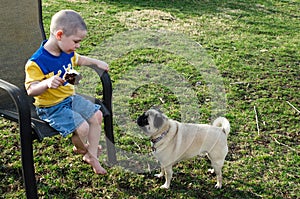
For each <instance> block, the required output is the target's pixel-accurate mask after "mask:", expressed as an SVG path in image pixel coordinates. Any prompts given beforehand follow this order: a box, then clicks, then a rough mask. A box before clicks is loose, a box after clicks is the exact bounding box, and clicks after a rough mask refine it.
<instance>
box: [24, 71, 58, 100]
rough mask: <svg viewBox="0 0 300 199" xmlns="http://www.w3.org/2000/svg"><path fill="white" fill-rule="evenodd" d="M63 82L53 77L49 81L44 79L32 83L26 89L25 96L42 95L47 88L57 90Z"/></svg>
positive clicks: (56, 76)
mask: <svg viewBox="0 0 300 199" xmlns="http://www.w3.org/2000/svg"><path fill="white" fill-rule="evenodd" d="M63 83H64V80H63V79H62V78H60V77H59V76H58V75H54V76H53V77H50V78H49V79H45V80H43V81H36V82H32V83H31V84H30V86H29V87H28V88H27V94H28V95H30V96H37V95H41V94H42V93H44V92H45V91H46V90H47V89H48V88H58V87H59V86H61V85H63Z"/></svg>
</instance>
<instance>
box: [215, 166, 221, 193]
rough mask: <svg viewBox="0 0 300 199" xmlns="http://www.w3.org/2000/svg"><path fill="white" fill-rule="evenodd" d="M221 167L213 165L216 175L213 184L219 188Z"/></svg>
mask: <svg viewBox="0 0 300 199" xmlns="http://www.w3.org/2000/svg"><path fill="white" fill-rule="evenodd" d="M221 169H222V167H219V166H214V171H215V173H216V175H217V184H216V185H215V187H216V188H217V189H221V188H222V171H221Z"/></svg>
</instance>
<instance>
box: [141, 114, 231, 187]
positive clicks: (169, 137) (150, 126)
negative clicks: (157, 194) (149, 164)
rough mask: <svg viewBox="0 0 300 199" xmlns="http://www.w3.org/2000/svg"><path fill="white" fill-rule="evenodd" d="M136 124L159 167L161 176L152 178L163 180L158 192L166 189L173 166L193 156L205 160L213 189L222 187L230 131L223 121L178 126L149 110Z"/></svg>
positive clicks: (163, 115) (225, 121)
mask: <svg viewBox="0 0 300 199" xmlns="http://www.w3.org/2000/svg"><path fill="white" fill-rule="evenodd" d="M137 124H138V126H139V127H140V128H141V129H142V130H143V132H144V133H145V134H146V135H147V136H148V137H150V139H151V142H152V150H153V155H154V157H155V158H156V159H157V160H158V161H159V163H160V165H161V172H160V173H159V174H156V175H155V176H157V177H163V176H165V183H164V184H163V185H162V186H161V188H164V189H168V188H169V187H170V184H171V179H172V175H173V170H172V167H173V165H174V164H176V163H178V162H179V161H181V160H186V159H189V158H192V157H194V156H196V155H200V156H203V155H207V156H208V158H209V159H210V161H211V165H212V167H213V169H210V170H209V171H210V172H212V173H213V172H215V173H216V176H217V184H216V185H215V187H216V188H221V187H222V171H221V169H222V167H223V165H224V161H225V157H226V155H227V153H228V146H227V137H228V134H229V131H230V124H229V121H228V120H227V119H226V118H224V117H219V118H217V119H216V120H214V122H213V124H212V125H208V124H191V123H180V122H178V121H175V120H172V119H169V118H168V117H167V116H166V115H165V114H163V113H162V112H160V111H158V110H156V109H150V110H148V111H146V112H145V113H143V114H142V115H141V116H139V117H138V119H137Z"/></svg>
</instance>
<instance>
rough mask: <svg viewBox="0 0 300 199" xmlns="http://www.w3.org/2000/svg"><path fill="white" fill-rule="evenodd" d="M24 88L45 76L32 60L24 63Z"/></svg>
mask: <svg viewBox="0 0 300 199" xmlns="http://www.w3.org/2000/svg"><path fill="white" fill-rule="evenodd" d="M25 74H26V76H25V88H26V90H27V89H28V88H29V86H30V84H31V83H32V82H36V81H42V80H44V79H45V78H46V76H45V75H44V74H43V72H42V71H41V69H40V67H39V66H38V65H37V64H36V63H35V62H34V61H28V62H27V63H26V65H25Z"/></svg>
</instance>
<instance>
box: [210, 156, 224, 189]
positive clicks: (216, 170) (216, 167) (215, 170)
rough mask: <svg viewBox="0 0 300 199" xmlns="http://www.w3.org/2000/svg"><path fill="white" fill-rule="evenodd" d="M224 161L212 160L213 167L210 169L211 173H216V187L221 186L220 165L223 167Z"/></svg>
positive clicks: (219, 187)
mask: <svg viewBox="0 0 300 199" xmlns="http://www.w3.org/2000/svg"><path fill="white" fill-rule="evenodd" d="M223 164H224V161H218V162H213V161H212V167H213V169H211V170H210V172H211V173H216V175H217V184H216V185H215V187H216V188H218V189H221V188H222V167H223Z"/></svg>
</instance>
